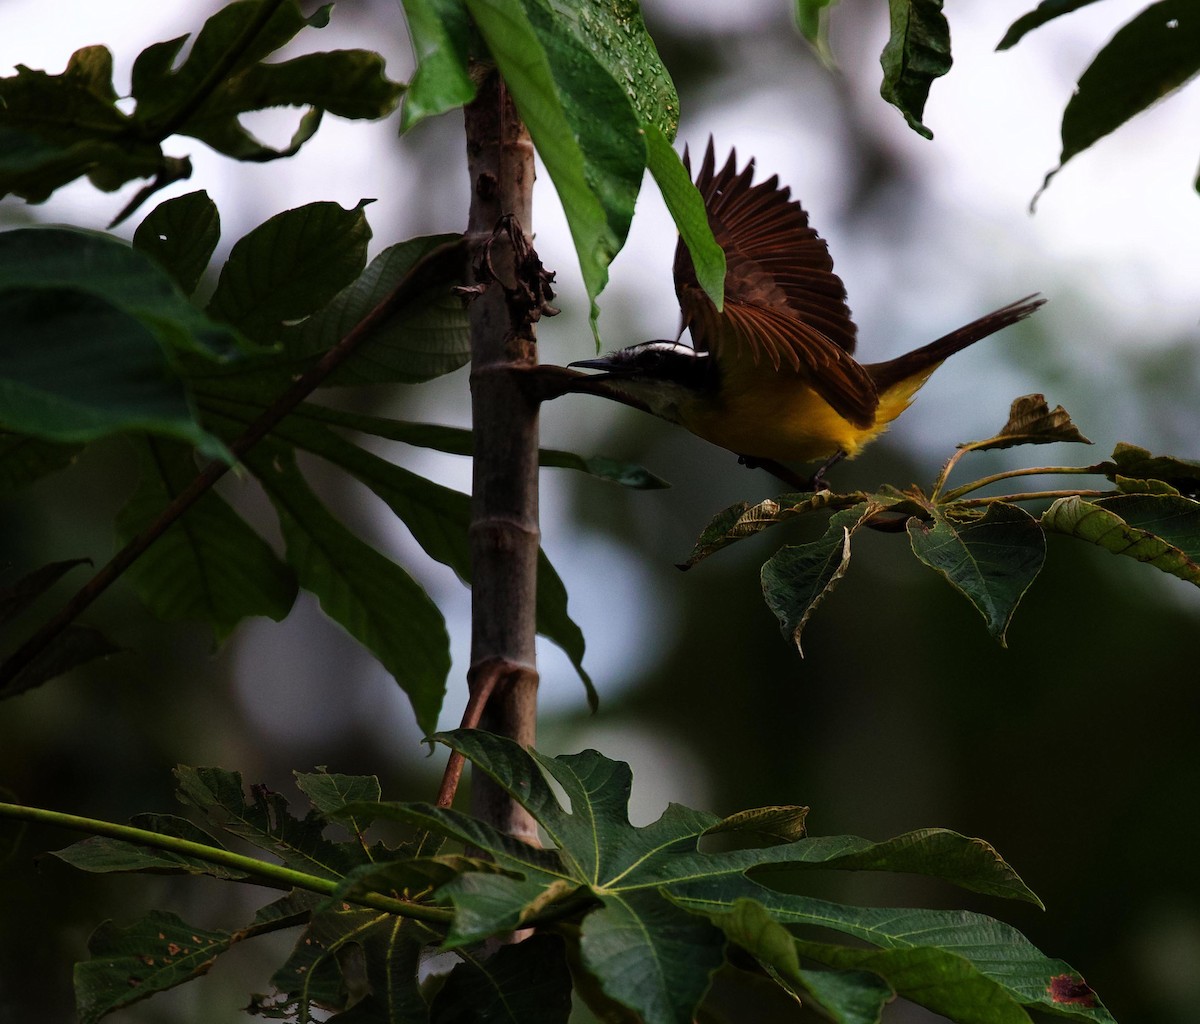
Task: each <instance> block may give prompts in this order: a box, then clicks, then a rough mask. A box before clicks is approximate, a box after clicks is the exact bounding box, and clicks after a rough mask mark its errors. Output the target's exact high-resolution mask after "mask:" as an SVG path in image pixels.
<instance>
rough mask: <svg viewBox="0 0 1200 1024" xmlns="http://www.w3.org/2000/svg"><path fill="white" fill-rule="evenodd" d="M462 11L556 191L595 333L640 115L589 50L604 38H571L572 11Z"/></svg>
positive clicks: (637, 162)
mask: <svg viewBox="0 0 1200 1024" xmlns="http://www.w3.org/2000/svg"><path fill="white" fill-rule="evenodd" d="M584 6H588V5H584ZM597 6H598V7H599V5H597ZM467 9H468V10H469V11H470V14H471V18H472V20H473V21H474V23H475V26H476V27H477V28H478V30H479V32H480V34H481V35H482V36H483V39H484V42H485V43H486V44H487V48H488V51H489V52H490V53H491V55H492V57H493V58H494V59H495V61H496V64H497V65H498V67H499V69H500V74H501V75H502V76H503V78H504V82H505V85H506V87H507V88H508V90H509V93H510V94H511V96H512V98H513V102H514V103H515V104H516V107H517V111H518V113H519V114H520V115H521V117H522V119H523V120H524V121H525V124H526V126H527V127H528V128H529V133H530V135H531V136H532V138H533V143H534V145H535V146H536V147H537V151H538V153H539V154H540V155H541V157H542V159H543V161H545V164H546V170H547V171H548V172H549V174H550V178H551V180H552V181H553V182H554V187H555V188H556V189H557V190H558V195H559V199H560V200H561V201H562V205H563V210H564V211H565V213H566V216H567V223H568V225H569V226H570V229H571V237H572V238H573V239H574V241H575V250H576V252H577V253H578V255H579V264H580V270H581V271H582V273H583V282H584V287H585V288H586V289H587V293H588V298H589V300H590V302H591V319H592V322H593V329H594V324H595V320H596V317H597V316H598V315H599V309H598V308H597V306H596V296H598V295H599V294H600V292H601V291H603V290H604V286H605V285H606V284H607V282H608V265H609V263H611V262H612V259H613V257H614V256H616V254H617V253H618V252H619V251H620V248H621V246H622V245H623V244H624V241H625V236H626V234H627V233H628V231H629V222H630V219H631V218H632V216H633V206H634V202H635V201H636V199H637V194H638V190H639V189H640V187H641V183H642V172H643V170H644V169H645V167H646V146H645V143H644V141H643V140H642V137H641V135H640V134H639V127H640V125H639V121H638V117H637V115H636V114H635V112H634V108H633V106H632V104H631V103H630V100H629V97H628V95H627V94H626V92H625V90H624V89H623V88H622V87H621V86H620V85H619V84H618V83H617V82H616V81H615V80H614V79H613V77H612V76H611V75H610V74H609V73H608V72H607V71H606V70H605V68H604V65H603V64H602V63H601V61H600V59H599V57H598V56H597V55H596V54H594V53H593V52H592V46H595V47H596V48H597V49H600V48H601V42H600V41H599V40H597V39H594V38H593V40H592V41H591V43H590V45H589V42H588V40H587V39H585V38H582V37H580V36H579V35H578V34H577V31H578V29H579V25H580V21H581V19H582V18H583V14H582V13H581V12H580V11H579V10H578V8H574V7H573V8H570V11H569V13H568V10H567V8H559V9H558V10H557V11H555V10H551V8H550V6H549V5H548V4H545V3H543V0H467ZM635 13H636V12H635ZM638 21H639V22H640V16H639V17H638ZM612 43H613V40H612V39H610V38H606V39H605V40H604V45H605V46H611V45H612ZM623 45H624V46H627V45H628V41H626V42H625V43H624V44H623ZM652 45H653V44H651V46H652Z"/></svg>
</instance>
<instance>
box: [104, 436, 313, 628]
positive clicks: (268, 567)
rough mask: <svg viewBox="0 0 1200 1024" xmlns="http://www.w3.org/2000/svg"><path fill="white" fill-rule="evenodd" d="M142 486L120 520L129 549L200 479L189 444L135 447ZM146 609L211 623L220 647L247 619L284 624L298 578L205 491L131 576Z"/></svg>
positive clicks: (148, 441)
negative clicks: (165, 510) (140, 535)
mask: <svg viewBox="0 0 1200 1024" xmlns="http://www.w3.org/2000/svg"><path fill="white" fill-rule="evenodd" d="M133 444H134V447H135V448H136V450H137V454H138V461H139V464H140V469H141V478H140V481H139V483H138V488H137V490H136V491H135V492H134V494H133V496H132V497H131V498H130V500H129V502H128V503H127V504H126V505H125V507H124V508H123V509H122V510H121V511H120V513H119V514H118V515H117V522H116V528H117V540H118V543H119V544H125V543H127V542H128V541H130V540H131V539H132V538H134V537H136V536H137V535H138V534H139V533H141V532H142V530H144V529H145V528H146V527H147V526H148V525H149V524H151V523H153V522H154V521H155V520H156V519H158V517H159V516H160V515H161V514H162V512H163V510H164V509H165V508H166V507H167V506H168V505H170V504H171V502H172V501H173V500H174V499H175V498H176V497H177V496H178V495H179V494H180V493H181V492H182V491H184V490H185V489H186V488H187V487H188V486H189V485H190V484H191V483H192V481H193V479H194V478H195V476H196V463H195V460H194V459H193V458H192V454H191V451H190V450H189V449H188V448H187V447H186V446H184V445H181V444H178V443H173V442H169V441H161V440H157V439H154V438H144V439H142V440H140V441H134V442H133ZM126 577H127V578H128V579H129V581H130V583H132V584H133V586H134V588H135V589H136V590H137V592H138V596H139V597H140V598H141V599H142V601H143V603H145V605H146V606H147V607H148V608H149V609H150V610H151V611H152V612H153V613H154V614H155V615H156V616H158V617H159V618H160V619H163V620H164V621H167V622H178V621H181V620H199V621H201V622H206V623H208V624H209V625H210V626H211V627H212V629H213V633H214V635H215V637H216V639H217V641H218V643H220V642H223V641H224V640H225V639H226V638H227V637H228V636H229V634H230V633H232V632H233V630H234V629H235V628H236V627H237V625H238V623H239V622H241V620H242V619H244V618H247V617H249V616H252V615H265V616H267V617H268V618H271V619H274V620H275V621H276V622H278V621H280V620H282V619H283V618H285V617H286V616H287V614H288V612H289V611H291V608H292V604H293V602H294V601H295V599H296V578H295V576H294V574H293V573H292V571H291V570H290V569H289V568H288V567H287V566H286V565H284V564H283V563H282V562H281V561H280V560H279V558H278V556H276V554H275V552H274V551H273V550H272V549H271V546H270V545H269V544H268V543H267V542H266V541H265V540H263V539H262V538H261V537H260V536H259V535H258V534H257V533H256V532H255V531H254V530H253V529H252V528H251V526H250V525H249V524H248V523H247V522H246V521H245V520H244V519H242V517H241V516H239V515H238V514H237V513H236V512H235V511H234V510H233V509H232V508H231V507H230V506H229V505H228V504H227V503H226V502H225V501H224V500H223V499H222V498H220V497H218V495H217V494H216V493H214V492H213V491H208V492H207V493H205V494H204V495H203V496H202V497H201V498H200V499H199V500H197V501H196V502H195V503H194V504H193V505H192V506H191V507H190V508H189V509H188V511H187V513H186V514H185V515H184V516H183V517H182V518H181V519H180V520H179V521H177V522H176V523H174V524H172V526H170V527H169V528H168V529H167V531H166V532H165V533H164V534H163V535H162V536H161V537H160V538H159V539H158V540H157V541H156V542H155V543H154V544H152V545H151V546H150V548H149V549H148V550H147V551H146V552H145V553H144V554H143V555H142V556H141V557H140V558H139V559H138V560H137V561H136V562H134V563H133V565H132V566H130V568H129V569H128V570H127V572H126Z"/></svg>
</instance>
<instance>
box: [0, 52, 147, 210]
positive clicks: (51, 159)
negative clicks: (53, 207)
mask: <svg viewBox="0 0 1200 1024" xmlns="http://www.w3.org/2000/svg"><path fill="white" fill-rule="evenodd" d="M116 101H117V94H116V90H115V89H114V88H113V84H112V54H111V53H109V51H108V50H107V49H106V48H105V47H103V46H88V47H84V48H83V49H81V50H77V51H76V52H75V53H74V54H72V55H71V59H70V61H69V62H68V64H67V67H66V70H65V71H64V72H63V73H62V74H61V75H48V74H46V72H44V71H35V70H32V69H30V68H27V67H25V66H24V65H19V66H18V67H17V73H16V74H15V75H13V76H12V77H10V78H0V196H3V195H7V194H9V193H10V192H11V193H15V194H16V195H18V196H21V197H22V198H24V199H27V200H29V201H30V202H33V203H40V202H43V201H44V200H45V199H46V198H47V197H49V195H50V194H51V193H52V192H53V191H54V190H55V189H56V188H58V187H59V186H61V185H65V184H66V183H67V182H69V181H74V180H75V179H76V178H78V177H80V176H82V175H84V174H88V173H94V172H95V171H96V170H97V169H102V174H99V175H97V178H98V179H99V180H96V184H97V185H98V186H99V187H101V188H106V189H107V190H109V191H112V190H113V189H116V188H118V187H120V185H122V184H123V183H124V182H126V181H128V180H130V179H131V178H148V177H150V176H151V175H153V174H155V173H157V172H158V170H159V169H160V167H161V166H162V151H161V150H160V149H159V147H158V146H157V145H156V144H154V143H153V142H151V141H147V140H139V139H138V138H137V137H136V136H135V135H133V134H131V132H130V129H131V127H132V125H133V119H132V118H130V117H129V116H127V115H126V114H124V113H122V112H121V111H120V110H119V109H117V105H116Z"/></svg>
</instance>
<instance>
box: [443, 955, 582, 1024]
mask: <svg viewBox="0 0 1200 1024" xmlns="http://www.w3.org/2000/svg"><path fill="white" fill-rule="evenodd" d="M430 1011H431V1012H430V1024H566V1021H567V1018H568V1017H569V1016H570V1015H571V972H570V970H569V968H568V967H567V960H566V948H565V943H564V942H563V940H562V939H561V938H559V937H558V936H557V935H533V936H531V937H529V938H528V939H525V940H524V941H523V942H518V943H516V944H512V945H507V946H504V947H502V948H501V949H500V950H499V951H497V952H496V954H495V955H493V956H491V957H488V958H487V959H486V960H481V959H476V958H475V957H471V956H467V957H466V959H464V961H463V962H462V963H460V964H459V965H458V966H457V967H455V968H454V970H452V971H451V972H450V974H449V976H448V977H447V978H446V981H445V983H444V984H443V985H442V987H441V989H440V990H439V991H438V994H437V996H436V997H435V998H434V1000H433V1005H432V1006H431V1007H430Z"/></svg>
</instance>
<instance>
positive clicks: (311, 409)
mask: <svg viewBox="0 0 1200 1024" xmlns="http://www.w3.org/2000/svg"><path fill="white" fill-rule="evenodd" d="M297 414H298V415H299V416H301V417H304V418H305V419H313V420H318V421H320V422H322V423H329V424H333V425H334V426H339V427H346V428H348V429H350V430H357V431H359V432H360V433H364V434H370V435H372V436H374V437H382V438H386V439H387V440H389V441H400V442H402V443H404V444H411V445H415V446H417V447H418V448H432V449H433V450H434V451H439V452H446V453H447V454H449V455H471V454H473V453H474V451H475V442H474V439H473V438H472V436H471V431H470V430H466V429H464V428H462V427H446V426H441V425H439V424H436V423H413V422H411V421H405V420H393V419H388V418H385V417H382V416H371V415H368V414H366V413H360V412H351V411H349V410H347V409H335V408H332V407H330V406H326V405H314V404H312V403H308V404H305V405H302V406H300V408H299V409H298V410H297ZM538 465H539V466H543V467H548V468H554V469H574V470H577V471H578V472H580V473H587V474H588V475H589V476H594V477H596V478H597V479H599V480H608V481H611V482H612V483H615V484H621V485H622V486H623V487H630V488H632V489H633V490H637V491H642V490H645V491H649V490H657V489H659V488H664V487H670V486H671V485H670V484H668V483H667V482H666V481H665V480H663V479H662V478H661V477H657V476H655V475H654V474H653V473H651V472H650V471H649V470H648V469H646V468H645V467H644V466H639V465H637V464H635V463H632V462H621V461H619V460H617V459H609V458H606V457H604V456H602V455H594V456H584V455H576V454H575V453H574V452H566V451H561V450H559V449H557V448H541V449H539V450H538Z"/></svg>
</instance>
